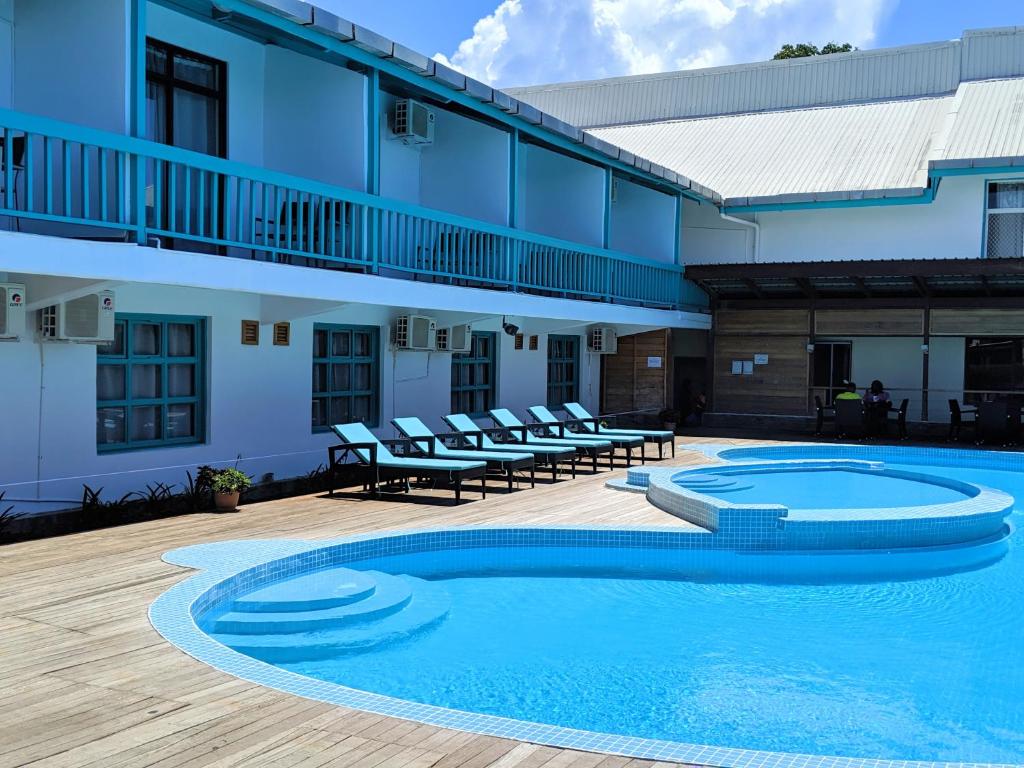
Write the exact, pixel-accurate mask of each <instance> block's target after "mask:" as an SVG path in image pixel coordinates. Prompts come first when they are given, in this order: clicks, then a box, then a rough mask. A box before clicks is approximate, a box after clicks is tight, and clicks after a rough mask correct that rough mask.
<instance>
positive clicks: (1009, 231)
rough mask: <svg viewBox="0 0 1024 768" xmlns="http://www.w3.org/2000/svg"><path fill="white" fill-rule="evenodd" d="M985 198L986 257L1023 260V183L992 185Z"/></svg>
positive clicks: (1019, 181)
mask: <svg viewBox="0 0 1024 768" xmlns="http://www.w3.org/2000/svg"><path fill="white" fill-rule="evenodd" d="M986 193H987V194H986V198H985V202H986V205H985V212H986V216H985V255H986V256H988V257H989V258H990V259H1019V258H1021V257H1022V256H1024V180H1019V179H1018V180H1014V181H990V182H988V185H987V189H986Z"/></svg>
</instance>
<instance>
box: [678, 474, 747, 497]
mask: <svg viewBox="0 0 1024 768" xmlns="http://www.w3.org/2000/svg"><path fill="white" fill-rule="evenodd" d="M676 484H677V485H679V486H680V487H681V488H685V489H687V490H689V491H696V492H697V493H729V492H731V491H746V490H749V489H750V488H752V487H753V486H752V485H749V484H746V483H744V481H743V480H742V479H738V478H734V477H732V476H730V475H693V476H690V477H687V476H685V475H684V476H683V477H681V478H679V479H677V480H676Z"/></svg>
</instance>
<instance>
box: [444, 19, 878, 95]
mask: <svg viewBox="0 0 1024 768" xmlns="http://www.w3.org/2000/svg"><path fill="white" fill-rule="evenodd" d="M896 2H897V0H858V2H851V0H504V1H503V2H502V3H501V4H500V5H498V6H497V7H496V8H495V10H494V12H493V13H491V14H490V15H488V16H485V17H484V18H482V19H480V20H479V21H478V22H477V23H476V25H475V26H474V27H473V36H472V37H470V38H467V39H466V40H463V41H462V43H460V44H459V46H458V48H457V49H456V50H455V51H454V52H453V53H452V54H451V55H450V56H445V55H444V54H441V53H439V54H437V55H436V56H435V58H437V59H438V60H439V61H442V62H444V63H446V64H448V65H450V66H452V67H455V68H456V69H460V70H462V71H463V72H466V73H467V74H470V75H472V76H473V77H476V78H478V79H480V80H484V81H486V82H489V83H493V84H496V85H529V84H535V83H547V82H559V81H568V80H582V79H591V78H599V77H613V76H616V75H638V74H647V73H651V72H667V71H672V70H677V69H692V68H695V67H711V66H718V65H721V64H734V63H738V62H743V61H758V60H762V59H767V58H770V57H771V55H772V54H773V53H774V52H775V51H776V50H778V48H779V47H780V46H781V45H782V44H783V43H798V42H812V43H815V44H818V45H820V44H823V43H825V42H828V41H830V40H835V41H837V42H850V43H853V44H854V45H855V46H858V47H867V46H870V45H871V44H872V42H873V41H874V38H875V33H876V30H877V29H878V26H879V24H880V22H881V21H882V20H883V19H884V18H885V16H886V14H887V13H888V12H889V11H890V10H891V9H892V8H893V6H894V5H895V3H896Z"/></svg>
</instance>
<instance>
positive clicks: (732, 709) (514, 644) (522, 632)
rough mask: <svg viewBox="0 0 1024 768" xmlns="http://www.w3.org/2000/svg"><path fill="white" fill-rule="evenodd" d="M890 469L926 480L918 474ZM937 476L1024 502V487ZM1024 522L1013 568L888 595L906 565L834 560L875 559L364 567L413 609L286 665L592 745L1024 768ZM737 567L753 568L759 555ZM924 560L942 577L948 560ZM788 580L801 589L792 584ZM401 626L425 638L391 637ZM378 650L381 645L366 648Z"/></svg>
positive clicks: (984, 477)
mask: <svg viewBox="0 0 1024 768" xmlns="http://www.w3.org/2000/svg"><path fill="white" fill-rule="evenodd" d="M816 457H817V458H820V457H821V456H816ZM745 458H751V459H771V458H777V457H773V456H767V455H764V456H749V457H745ZM779 458H781V457H779ZM784 458H795V457H793V456H786V457H784ZM812 458H814V457H812ZM887 466H888V467H893V468H896V469H905V470H909V471H918V472H920V471H921V470H922V462H921V461H920V460H915V461H914V462H910V463H906V464H902V465H892V464H887ZM927 471H928V472H930V473H933V474H936V475H940V476H943V477H948V478H953V479H956V480H961V481H965V482H968V483H976V484H981V485H987V486H991V487H995V488H999V489H1002V490H1004V491H1006V492H1008V493H1010V494H1012V495H1014V496H1015V497H1016V498H1017V499H1024V474H1022V473H1017V472H1009V471H1001V470H989V469H970V468H960V467H929V468H928V469H927ZM829 487H830V488H831V491H830V493H840V492H839V491H837V490H836V488H835V486H834V485H830V486H829ZM841 493H842V494H843V495H844V496H847V495H849V498H844V500H843V501H844V504H846V505H852V506H857V505H858V504H859V503H860V496H859V493H860V491H859V489H858V488H857V487H856V485H854V486H851V487H850V488H849V489H847V490H844V491H842V492H841ZM851 499H855V500H856V501H854V502H851ZM762 500H763V499H762ZM1020 522H1021V509H1020V506H1019V504H1018V507H1017V509H1016V510H1015V512H1014V514H1013V515H1012V516H1011V517H1010V523H1011V525H1013V526H1015V529H1014V532H1013V533H1012V534H1011V536H1010V538H1009V541H1008V546H1007V550H1006V554H1005V556H1003V557H1001V558H999V559H997V560H996V561H995V562H992V563H991V564H989V565H986V566H985V567H980V568H974V569H972V570H964V571H954V572H951V573H946V574H944V575H941V576H929V577H923V578H912V577H911V578H907V577H906V576H907V574H903V575H902V576H901V578H900V579H898V580H896V579H893V578H891V577H887V573H886V570H885V569H886V563H887V562H888V561H890V560H891V559H892V558H894V557H904V556H903V555H879V554H844V555H838V556H831V557H839V558H872V559H870V560H865V561H864V562H866V563H869V564H870V568H874V567H875V565H877V568H878V571H877V573H876V574H872V577H864V578H860V579H858V580H855V581H853V582H851V581H850V580H849V579H844V580H842V581H839V580H836V579H834V578H832V577H831V576H829V575H826V574H825V572H824V570H823V571H822V573H821V574H820V575H818V576H817V577H815V571H814V569H815V567H816V564H818V563H821V564H822V565H821V567H822V568H823V569H824V567H825V566H824V563H826V562H829V560H828V558H829V557H830V556H825V555H817V554H812V555H808V554H778V555H770V556H768V557H769V558H770V559H771V560H772V562H773V563H774V565H773V566H772V569H773V570H771V571H766V572H764V573H763V574H761V576H759V577H753V576H751V575H750V574H749V572H747V573H746V574H745V575H744V577H743V578H742V579H730V578H720V577H719V576H717V575H714V574H712V575H710V576H709V575H708V573H707V572H702V573H697V572H694V573H687V574H680V575H681V576H683V577H684V578H674V579H673V578H665V577H666V575H667V574H665V573H660V572H659V573H654V574H649V576H650V577H645V578H639V577H638V576H642V575H643V574H639V573H634V574H632V575H633V576H634V577H632V578H630V577H627V574H625V573H622V572H612V571H609V572H607V573H604V574H603V575H602V574H600V573H594V572H587V573H586V574H585V575H581V571H580V570H578V569H574V568H572V567H570V566H571V563H569V562H568V561H567V563H566V566H565V567H561V568H560V567H551V566H550V565H548V566H547V567H546V568H545V569H544V570H542V571H535V572H531V570H530V569H529V568H528V567H522V566H517V567H515V568H513V569H506V570H502V569H501V568H491V567H489V566H488V564H487V563H486V562H478V560H479V558H477V560H474V558H472V557H469V558H468V559H467V556H466V553H465V552H462V553H461V554H460V552H459V551H457V550H456V551H453V552H436V553H429V554H426V555H425V554H422V553H421V554H420V556H418V557H417V556H413V555H395V556H391V557H388V558H384V559H380V560H375V561H363V562H360V563H353V564H351V566H352V567H353V568H357V569H364V570H365V571H367V572H368V573H370V574H373V573H375V572H385V573H386V574H395V575H397V578H395V580H394V581H387V580H386V579H387V578H392V577H383V576H382V577H381V581H380V582H379V583H380V584H381V585H382V587H381V589H380V592H381V594H379V595H378V596H377V598H376V599H377V604H378V610H383V609H382V608H381V606H385V607H386V605H388V604H390V605H398V603H402V605H401V606H400V609H395V611H394V612H392V613H389V614H385V615H382V616H380V617H376V618H373V619H372V620H370V621H369V622H368V623H367V624H365V625H359V626H357V627H355V628H353V627H349V626H347V625H346V627H345V628H343V629H320V630H311V631H310V632H309V633H308V634H307V639H308V638H315V639H316V640H317V641H324V642H329V641H330V639H331V638H332V637H334V638H341V639H344V641H345V642H346V643H348V644H349V645H348V646H347V648H348V649H347V650H344V651H337V652H333V653H330V654H327V655H326V656H321V657H319V658H310V659H306V660H290V661H289V660H278V661H276V663H277V665H278V666H281V667H283V668H285V669H288V670H291V671H294V672H298V673H301V674H304V675H307V676H310V677H313V678H317V679H321V680H325V681H330V682H336V683H341V684H343V685H346V686H350V687H353V688H357V689H361V690H366V691H371V692H375V693H381V694H385V695H388V696H394V697H398V698H402V699H408V700H411V701H415V702H422V703H427V704H433V705H438V706H442V707H448V708H452V709H458V710H464V711H469V712H476V713H486V714H494V715H500V716H503V717H509V718H514V719H519V720H528V721H534V722H542V723H548V724H554V725H560V726H566V727H571V728H579V729H584V730H589V731H600V732H605V733H613V734H625V735H630V736H640V737H646V738H652V739H665V740H670V741H676V742H689V743H698V744H712V745H716V746H727V747H738V748H747V749H759V750H771V751H780V752H801V753H813V754H829V755H844V756H851V757H865V758H883V759H903V760H942V761H964V762H1001V763H1015V764H1024V659H1022V656H1024V554H1022V541H1021V534H1020V533H1019V525H1020ZM520 552H521V551H520ZM719 554H720V556H721V557H722V558H726V560H727V559H728V558H733V559H735V561H736V562H740V561H741V560H742V559H743V558H746V557H749V556H748V555H737V554H731V553H719ZM480 557H484V556H483V555H481V556H480ZM568 557H569V555H567V558H568ZM926 557H928V558H932V559H934V560H935V561H936V562H937V563H939V564H941V563H942V562H945V561H946V560H947V559H949V558H950V551H944V550H941V549H939V550H936V551H935V552H934V553H929V554H928V555H926ZM520 558H521V554H520ZM816 558H817V559H816ZM499 559H500V558H499ZM467 562H470V563H475V565H473V566H467V565H466V563H467ZM950 562H952V561H951V560H950ZM870 568H869V571H870ZM790 571H792V572H800V574H801V576H800V578H798V579H792V578H788V577H787V572H790ZM911 576H912V574H911ZM349 581H350V582H353V583H355V582H357V581H358V580H353V579H349ZM282 584H287V582H282ZM358 588H359V585H358V584H355V586H352V587H346V589H347V590H348V591H343V592H344V595H341V596H339V597H338V598H337V600H338V601H339V603H338V605H337V606H336V607H331V608H328V609H327V610H330V611H335V612H337V613H338V614H339V615H340V614H345V613H346V612H349V611H351V610H353V606H355V605H359V603H353V604H347V603H343V602H340V601H342V600H343V598H344V597H345V596H347V595H348V594H350V593H351V592H353V590H357V589H358ZM285 589H287V588H285ZM265 591H266V590H265ZM269 591H271V592H272V591H273V588H271V589H270V590H269ZM339 594H340V593H339ZM262 597H265V595H261V598H262ZM389 601H390V603H389ZM403 617H404V618H403ZM402 621H404V622H406V624H405V626H406V627H413V628H414V630H412V631H409V632H408V633H406V632H404V631H402V630H401V629H399V630H398V631H394V632H392V633H391V634H387V632H386V631H384V630H387V629H388V628H389V627H393V626H396V625H397V624H398V623H401V622H402ZM225 627H226V628H228V629H232V631H234V630H235V629H237V625H235V624H226V625H225ZM382 631H384V634H381V632H382ZM359 632H363V633H364V634H363V635H359V634H358V633H359ZM346 633H347V634H346ZM374 633H376V634H374ZM370 635H373V637H374V638H376V640H375V641H374V642H373V643H369V642H368V643H367V644H366V646H365V647H363V646H360V645H359V643H360V642H362V641H363V639H365V638H366V637H369V636H370ZM214 636H215V637H219V639H221V640H222V641H224V642H227V643H228V644H232V639H233V640H234V641H235V643H243V644H244V642H246V641H245V640H244V639H241V640H240V639H239V638H240V637H241V636H239V635H230V636H225V635H218V634H216V633H215V634H214ZM382 637H383V638H384V640H383V641H381V640H380V638H382ZM236 647H238V645H237V644H236ZM253 655H257V656H259V655H260V654H259V653H258V652H254V653H253Z"/></svg>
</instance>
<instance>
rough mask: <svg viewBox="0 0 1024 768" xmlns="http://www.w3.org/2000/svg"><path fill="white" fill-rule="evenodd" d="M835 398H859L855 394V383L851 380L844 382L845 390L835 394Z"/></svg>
mask: <svg viewBox="0 0 1024 768" xmlns="http://www.w3.org/2000/svg"><path fill="white" fill-rule="evenodd" d="M836 400H860V395H858V394H857V384H856V383H855V382H852V381H848V382H846V390H845V391H843V392H840V393H839V394H838V395H836Z"/></svg>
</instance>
